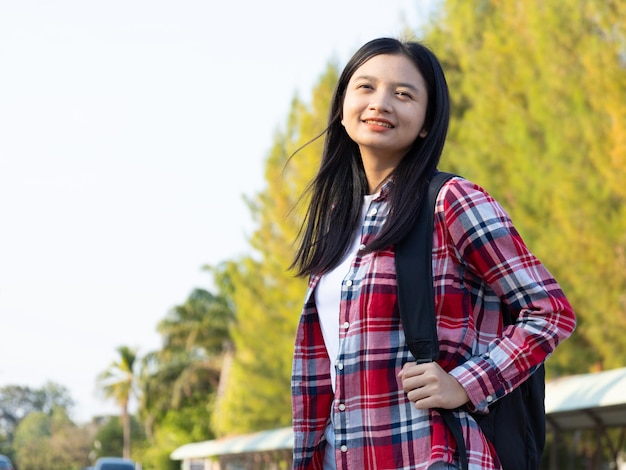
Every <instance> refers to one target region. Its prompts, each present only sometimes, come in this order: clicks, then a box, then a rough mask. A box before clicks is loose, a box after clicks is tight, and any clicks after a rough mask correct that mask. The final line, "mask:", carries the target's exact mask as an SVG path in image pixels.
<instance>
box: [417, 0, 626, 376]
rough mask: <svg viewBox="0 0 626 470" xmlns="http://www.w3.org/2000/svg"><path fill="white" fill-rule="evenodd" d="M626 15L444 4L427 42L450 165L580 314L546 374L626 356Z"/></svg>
mask: <svg viewBox="0 0 626 470" xmlns="http://www.w3.org/2000/svg"><path fill="white" fill-rule="evenodd" d="M625 8H626V6H625V5H624V2H621V1H617V0H608V1H604V0H584V1H583V0H563V1H561V2H558V3H557V2H544V1H540V0H530V1H527V2H505V1H502V0H482V1H474V2H465V1H462V0H448V1H446V2H445V4H444V7H443V10H442V14H441V16H440V18H439V21H438V22H437V23H435V25H434V26H433V28H432V29H431V30H430V31H429V32H428V33H427V42H428V43H429V44H431V45H432V46H433V48H434V49H435V50H436V52H437V53H438V54H439V55H440V56H441V57H442V59H443V61H444V63H445V68H446V72H447V75H448V79H449V82H450V87H451V93H452V99H453V119H452V125H451V131H450V138H449V140H448V144H447V146H446V153H445V155H444V157H443V160H442V162H443V164H442V167H445V169H451V170H453V171H457V172H459V173H461V174H463V175H465V176H467V177H469V178H470V179H472V180H474V181H475V182H477V183H479V184H481V185H483V186H485V187H487V188H488V190H489V192H490V193H492V194H493V195H494V196H495V197H496V198H497V199H498V200H500V201H501V202H502V203H503V205H504V206H505V208H506V209H507V210H508V211H509V212H510V213H511V215H512V217H513V220H514V221H515V223H516V226H517V227H518V229H519V230H520V232H521V233H522V235H523V236H524V238H525V240H526V241H527V243H528V244H529V246H530V247H531V249H532V250H533V251H534V252H535V253H536V254H537V255H538V257H539V258H541V259H542V260H544V262H545V263H546V264H547V265H548V267H549V268H550V269H551V271H552V272H553V273H554V274H555V276H556V277H557V279H559V281H560V282H561V284H562V285H563V287H564V289H565V291H566V294H567V295H568V297H569V299H570V300H571V302H572V304H573V306H574V308H575V310H576V312H577V315H578V328H577V330H576V333H575V335H574V336H573V337H572V338H571V339H570V340H569V341H567V342H566V343H565V344H564V345H563V346H561V347H560V348H559V349H557V352H556V353H555V355H554V356H553V358H552V359H551V360H550V361H549V362H548V372H549V373H551V374H554V373H572V372H581V371H586V370H588V369H590V368H593V367H601V368H605V367H609V368H610V367H618V366H621V365H623V364H624V361H625V360H626V338H625V337H624V335H622V334H621V332H622V331H624V328H625V327H626V298H625V296H624V294H623V293H624V292H625V291H626V270H625V269H624V266H626V255H625V253H626V235H625V234H626V204H625V202H626V194H625V185H624V184H623V183H624V181H626V164H625V163H626V161H625V160H626V144H625V143H626V132H625V131H624V129H625V124H626V74H625V69H624V68H625V65H626V61H625V59H624V57H625V53H626V50H625V46H624V44H625V43H626V34H625V33H626V23H625V18H626V11H625Z"/></svg>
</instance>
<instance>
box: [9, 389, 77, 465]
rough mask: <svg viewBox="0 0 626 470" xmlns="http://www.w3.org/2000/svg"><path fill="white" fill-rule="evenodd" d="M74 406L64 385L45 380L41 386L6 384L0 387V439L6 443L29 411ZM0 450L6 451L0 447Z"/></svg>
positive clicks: (44, 410)
mask: <svg viewBox="0 0 626 470" xmlns="http://www.w3.org/2000/svg"><path fill="white" fill-rule="evenodd" d="M73 406H74V401H73V399H72V398H71V396H70V394H69V391H68V390H67V388H65V387H64V386H62V385H60V384H57V383H54V382H47V383H45V384H44V385H43V386H42V387H41V388H31V387H27V386H21V385H8V386H6V387H2V388H0V441H2V442H3V443H5V444H4V445H6V444H8V445H9V446H10V445H11V443H12V442H13V436H14V433H15V430H16V428H17V426H18V425H19V423H20V422H21V421H22V420H23V419H24V418H25V417H26V416H28V415H29V414H30V413H33V412H42V413H44V414H46V415H50V414H52V412H53V411H54V410H55V409H57V408H61V409H63V410H65V411H66V412H68V413H69V412H70V411H71V409H72V407H73ZM0 450H2V452H5V453H7V452H8V451H6V450H4V449H0Z"/></svg>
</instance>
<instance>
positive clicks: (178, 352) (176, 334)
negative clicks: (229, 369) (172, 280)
mask: <svg viewBox="0 0 626 470" xmlns="http://www.w3.org/2000/svg"><path fill="white" fill-rule="evenodd" d="M232 321H233V311H232V307H231V305H230V304H229V302H228V301H227V299H226V297H225V296H223V295H214V294H212V293H211V292H209V291H207V290H205V289H194V290H193V291H192V292H191V294H190V295H189V297H188V298H187V299H186V301H185V302H184V303H183V304H182V305H178V306H176V307H174V308H173V309H172V310H171V311H170V312H168V314H167V316H166V318H165V319H163V320H162V321H161V322H159V325H158V331H159V333H160V334H161V337H162V344H163V347H162V349H160V350H158V351H154V352H151V353H149V354H147V355H145V356H144V360H143V366H142V375H141V380H140V384H141V390H142V393H141V400H140V406H139V410H140V416H141V417H142V419H143V421H144V423H145V427H146V430H147V432H148V434H149V440H150V448H149V449H148V450H147V453H146V456H145V459H146V460H148V461H147V462H144V467H146V464H147V465H148V466H150V465H152V466H154V468H167V467H163V465H165V464H164V462H166V461H167V459H166V458H165V457H167V455H168V454H169V452H171V451H172V450H173V449H174V448H175V447H176V446H178V445H181V444H182V443H185V442H189V441H194V440H205V439H209V438H211V437H212V436H213V433H212V430H211V427H210V423H211V413H212V410H213V406H214V403H215V397H216V393H217V390H218V388H219V382H220V377H221V374H222V369H223V367H222V366H223V360H224V357H225V356H226V354H227V351H228V350H229V349H230V346H229V345H230V337H229V328H230V323H231V322H232ZM168 445H169V446H172V447H166V446H168ZM146 468H147V467H146Z"/></svg>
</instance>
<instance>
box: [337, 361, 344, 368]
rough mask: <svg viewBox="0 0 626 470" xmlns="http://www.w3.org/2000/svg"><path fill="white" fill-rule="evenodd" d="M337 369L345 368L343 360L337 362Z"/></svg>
mask: <svg viewBox="0 0 626 470" xmlns="http://www.w3.org/2000/svg"><path fill="white" fill-rule="evenodd" d="M336 366H337V369H339V370H343V364H342V363H341V362H337V363H336Z"/></svg>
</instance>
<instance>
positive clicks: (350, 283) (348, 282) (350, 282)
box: [346, 279, 352, 287]
mask: <svg viewBox="0 0 626 470" xmlns="http://www.w3.org/2000/svg"><path fill="white" fill-rule="evenodd" d="M351 285H352V281H351V280H350V279H348V280H347V281H346V286H348V287H350V286H351Z"/></svg>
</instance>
